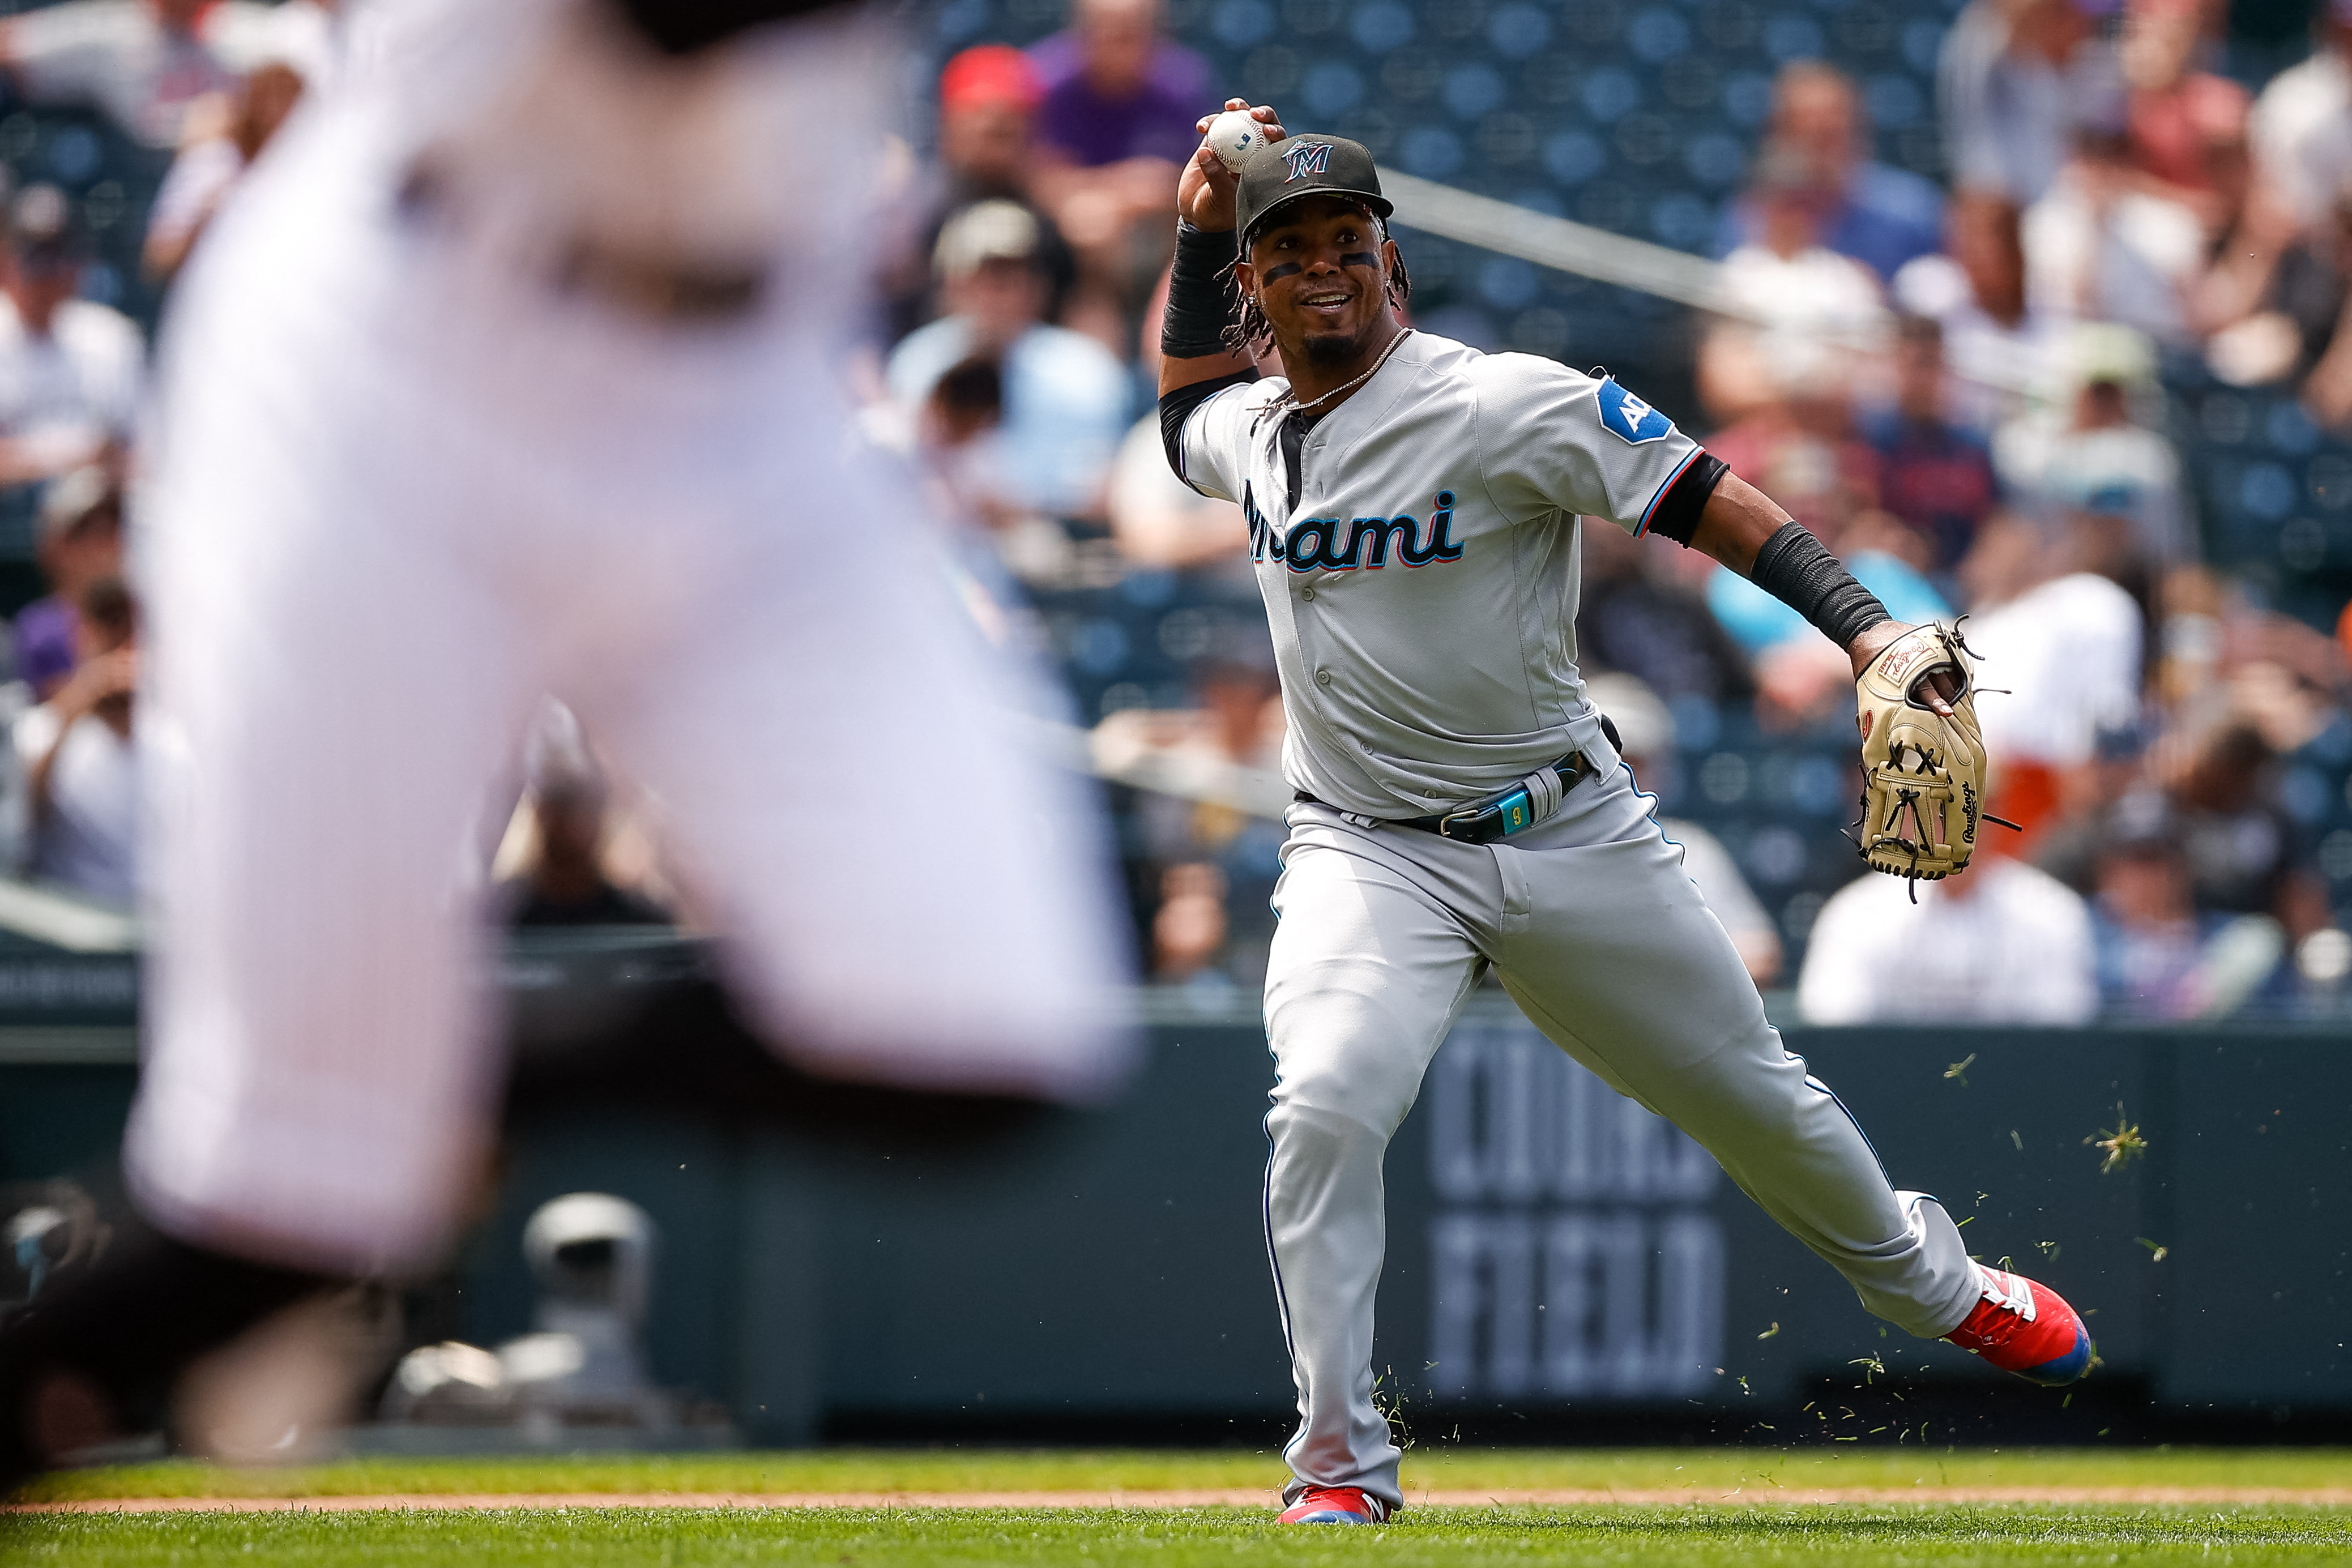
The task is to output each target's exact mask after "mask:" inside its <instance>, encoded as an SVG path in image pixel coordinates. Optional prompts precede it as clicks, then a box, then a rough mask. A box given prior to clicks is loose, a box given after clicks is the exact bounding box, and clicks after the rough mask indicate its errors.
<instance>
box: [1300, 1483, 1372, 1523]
mask: <svg viewBox="0 0 2352 1568" xmlns="http://www.w3.org/2000/svg"><path fill="white" fill-rule="evenodd" d="M1388 1516H1389V1505H1388V1504H1386V1503H1384V1502H1382V1501H1381V1500H1380V1499H1378V1498H1376V1497H1374V1496H1373V1495H1372V1494H1371V1493H1370V1492H1368V1491H1366V1490H1363V1489H1362V1488H1361V1487H1308V1488H1307V1490H1305V1491H1303V1492H1300V1493H1299V1494H1298V1499H1297V1501H1295V1502H1293V1503H1292V1504H1291V1505H1290V1506H1289V1507H1288V1508H1286V1509H1284V1510H1283V1511H1282V1522H1283V1523H1285V1524H1379V1523H1381V1522H1382V1521H1385V1520H1386V1519H1387V1518H1388Z"/></svg>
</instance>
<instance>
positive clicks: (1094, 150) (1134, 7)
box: [1029, 0, 1217, 348]
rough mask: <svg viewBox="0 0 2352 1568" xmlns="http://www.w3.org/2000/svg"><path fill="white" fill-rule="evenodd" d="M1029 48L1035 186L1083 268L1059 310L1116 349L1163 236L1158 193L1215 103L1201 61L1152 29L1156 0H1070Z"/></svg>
mask: <svg viewBox="0 0 2352 1568" xmlns="http://www.w3.org/2000/svg"><path fill="white" fill-rule="evenodd" d="M1029 54H1030V58H1031V59H1033V60H1034V61H1035V62H1036V65H1037V70H1038V74H1039V76H1040V78H1042V80H1043V82H1044V86H1045V98H1044V101H1043V102H1042V103H1041V104H1040V106H1039V108H1038V112H1037V137H1038V141H1039V142H1040V144H1041V149H1040V150H1041V152H1042V153H1043V155H1044V156H1043V158H1042V160H1041V166H1040V168H1039V170H1038V174H1037V190H1038V194H1039V197H1040V199H1041V200H1042V201H1043V202H1044V203H1045V205H1046V207H1047V208H1048V209H1049V210H1050V211H1051V212H1052V213H1053V214H1054V219H1055V222H1056V223H1057V224H1059V225H1061V228H1062V232H1063V234H1064V235H1066V237H1067V238H1068V240H1069V242H1070V244H1071V246H1073V247H1075V248H1076V251H1077V253H1078V256H1079V261H1080V267H1081V272H1082V276H1081V284H1080V298H1078V299H1077V300H1076V301H1075V302H1074V304H1073V306H1072V309H1071V312H1070V315H1069V317H1068V318H1067V319H1068V321H1069V324H1070V325H1071V326H1073V327H1076V328H1078V329H1081V330H1085V331H1088V332H1091V333H1093V334H1094V335H1095V336H1096V337H1097V339H1099V340H1101V341H1102V342H1104V343H1105V344H1107V345H1109V346H1111V347H1113V348H1119V347H1122V346H1123V345H1124V344H1125V342H1126V340H1127V331H1128V319H1129V316H1130V314H1131V313H1132V312H1133V311H1134V310H1135V308H1137V307H1139V305H1140V304H1141V303H1142V301H1143V298H1145V296H1147V295H1148V294H1150V290H1151V283H1152V279H1153V278H1154V277H1156V276H1157V275H1158V273H1159V272H1160V268H1162V267H1165V266H1166V265H1167V263H1168V256H1169V252H1170V247H1171V246H1172V244H1173V243H1174V242H1173V234H1172V231H1171V228H1170V226H1169V224H1168V200H1169V195H1168V193H1169V192H1171V190H1173V189H1174V188H1175V185H1176V176H1177V173H1178V172H1179V170H1180V169H1181V165H1182V164H1183V162H1184V161H1185V160H1186V159H1188V158H1190V157H1192V153H1193V152H1194V150H1195V149H1197V148H1198V147H1199V146H1200V145H1201V135H1200V132H1199V131H1196V130H1195V129H1194V126H1195V124H1196V123H1197V122H1198V121H1199V120H1200V117H1201V115H1202V113H1203V112H1213V111H1214V109H1215V107H1216V101H1217V99H1216V94H1215V91H1214V89H1213V86H1212V84H1211V81H1210V77H1209V69H1208V66H1207V64H1206V63H1205V62H1204V61H1202V59H1201V57H1199V56H1197V55H1195V54H1193V53H1192V51H1191V50H1189V49H1186V48H1183V47H1181V46H1179V45H1177V44H1175V43H1173V42H1171V41H1170V40H1169V39H1167V38H1166V37H1162V36H1161V34H1160V5H1159V3H1158V0H1074V4H1073V5H1072V8H1071V14H1070V25H1069V26H1067V27H1066V28H1065V29H1064V30H1063V31H1061V32H1058V33H1055V35H1053V36H1052V37H1048V38H1046V39H1044V40H1043V41H1041V42H1040V43H1038V44H1037V45H1036V47H1034V48H1033V49H1031V50H1030V51H1029Z"/></svg>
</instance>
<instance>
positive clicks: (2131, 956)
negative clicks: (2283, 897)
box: [2094, 789, 2285, 1019]
mask: <svg viewBox="0 0 2352 1568" xmlns="http://www.w3.org/2000/svg"><path fill="white" fill-rule="evenodd" d="M2097 885H2098V897H2097V900H2096V902H2095V904H2094V912H2095V936H2096V938H2097V943H2098V973H2099V990H2100V994H2101V996H2102V998H2103V999H2104V1000H2105V1005H2106V1008H2107V1010H2108V1011H2109V1012H2111V1013H2113V1014H2115V1015H2116V1016H2118V1017H2126V1018H2143V1019H2196V1018H2216V1017H2221V1016H2225V1015H2227V1014H2229V1013H2231V1012H2232V1011H2235V1010H2236V1009H2237V1007H2238V1005H2239V1004H2240V1003H2241V1002H2242V1001H2243V1000H2244V999H2245V998H2247V997H2248V996H2249V995H2251V994H2252V992H2253V991H2254V990H2255V989H2256V988H2258V987H2260V986H2261V985H2262V984H2263V982H2264V981H2265V980H2267V979H2269V978H2270V977H2272V975H2273V973H2274V972H2275V971H2276V970H2277V969H2278V967H2279V959H2280V958H2281V956H2284V952H2285V944H2284V941H2283V940H2282V938H2281V937H2280V936H2279V928H2278V926H2277V925H2275V924H2274V923H2273V922H2272V921H2270V920H2269V919H2267V918H2264V917H2262V916H2239V917H2237V918H2235V919H2231V917H2229V916H2226V915H2217V914H2200V913H2199V911H2198V909H2197V906H2196V903H2195V899H2194V895H2193V883H2192V881H2191V877H2190V873H2189V858H2188V855H2187V853H2186V852H2185V849H2184V845H2183V842H2182V838H2181V824H2180V822H2179V818H2178V816H2177V814H2176V813H2175V812H2174V811H2173V810H2172V809H2171V807H2170V806H2169V804H2168V803H2167V802H2166V800H2164V798H2163V797H2162V795H2160V794H2159V793H2158V792H2157V791H2155V790H2152V789H2151V790H2145V791H2142V792H2140V793H2137V794H2135V795H2131V796H2127V797H2126V798H2125V799H2124V800H2121V801H2119V802H2117V803H2116V810H2115V815H2114V819H2113V821H2112V823H2111V825H2110V831H2109V834H2108V837H2107V841H2106V843H2105V846H2104V848H2103V851H2102V852H2101V854H2100V857H2099V862H2098V872H2097Z"/></svg>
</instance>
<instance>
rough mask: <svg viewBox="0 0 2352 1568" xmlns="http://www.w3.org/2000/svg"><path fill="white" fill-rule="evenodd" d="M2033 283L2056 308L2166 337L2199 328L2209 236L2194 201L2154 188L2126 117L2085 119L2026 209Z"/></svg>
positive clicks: (2039, 301) (2045, 303) (2033, 290)
mask: <svg viewBox="0 0 2352 1568" xmlns="http://www.w3.org/2000/svg"><path fill="white" fill-rule="evenodd" d="M2024 238H2025V292H2026V297H2027V298H2030V299H2032V300H2033V301H2034V302H2035V304H2036V305H2038V306H2039V307H2040V308H2042V309H2044V310H2046V311H2048V312H2050V313H2051V314H2053V315H2055V316H2062V317H2072V318H2075V319H2086V320H2098V321H2116V322H2121V323H2123V324H2124V325H2126V326H2128V327H2136V328H2137V329H2139V330H2141V331H2143V332H2146V333H2147V335H2148V336H2149V337H2151V338H2154V339H2156V340H2158V341H2159V342H2162V343H2168V344H2178V343H2183V342H2186V341H2188V340H2189V338H2190V336H2191V332H2190V328H2189V320H2190V315H2189V304H2190V293H2191V291H2192V289H2193V288H2194V287H2195V286H2196V284H2197V281H2198V278H2199V277H2200V272H2201V270H2202V268H2203V266H2204V262H2205V255H2206V245H2207V236H2206V232H2205V225H2204V223H2203V221H2202V220H2201V219H2200V217H2199V215H2198V213H2197V211H2196V209H2195V208H2193V207H2191V206H2189V205H2188V204H2185V203H2183V202H2180V201H2177V200H2175V199H2173V198H2172V197H2170V196H2168V195H2166V194H2163V193H2160V192H2158V191H2157V190H2155V189H2152V188H2150V187H2149V185H2148V183H2147V181H2146V179H2145V178H2144V177H2143V176H2142V175H2141V174H2140V173H2139V172H2137V170H2135V169H2134V168H2133V167H2132V164H2131V162H2130V145H2129V142H2128V141H2127V140H2126V135H2125V133H2124V131H2123V130H2122V128H2121V127H2120V126H2100V127H2097V128H2095V129H2093V128H2085V129H2084V130H2083V131H2080V132H2079V133H2078V134H2077V135H2076V137H2075V140H2074V155H2073V156H2072V157H2071V158H2070V159H2068V161H2067V162H2066V165H2065V167H2064V168H2063V170H2062V171H2060V172H2059V175H2058V178H2057V179H2056V181H2054V182H2053V183H2052V184H2051V186H2050V188H2049V189H2048V190H2047V191H2045V192H2043V193H2042V197H2041V199H2040V200H2038V201H2036V202H2035V203H2034V204H2032V206H2031V207H2029V208H2028V209H2027V210H2026V214H2025V222H2024Z"/></svg>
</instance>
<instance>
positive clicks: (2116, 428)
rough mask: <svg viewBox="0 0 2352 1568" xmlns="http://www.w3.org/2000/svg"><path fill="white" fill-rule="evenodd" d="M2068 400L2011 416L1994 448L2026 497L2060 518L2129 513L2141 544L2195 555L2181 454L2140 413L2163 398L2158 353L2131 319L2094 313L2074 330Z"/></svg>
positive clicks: (2157, 556)
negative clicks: (2116, 321) (2115, 322)
mask: <svg viewBox="0 0 2352 1568" xmlns="http://www.w3.org/2000/svg"><path fill="white" fill-rule="evenodd" d="M2067 342H2068V357H2069V358H2070V359H2071V360H2072V361H2073V364H2072V369H2073V371H2074V395H2073V397H2072V400H2071V402H2069V403H2067V404H2063V405H2061V406H2059V407H2057V408H2053V409H2045V410H2040V411H2037V412H2035V413H2031V414H2027V415H2024V416H2022V417H2021V418H2018V419H2016V420H2013V421H2011V423H2008V424H2006V425H2003V426H2002V427H2001V430H2000V434H1998V435H1997V436H1996V437H1995V438H1994V442H1993V457H1994V462H1995V465H1996V467H1997V468H1998V470H1999V472H2000V477H2001V480H2002V482H2003V484H2004V486H2006V487H2007V488H2008V489H2009V491H2010V493H2011V495H2012V496H2014V497H2016V498H2017V501H2018V504H2019V505H2020V506H2021V507H2026V508H2028V509H2031V510H2032V511H2033V512H2034V513H2035V514H2036V515H2037V516H2039V517H2042V518H2044V519H2046V520H2052V521H2054V520H2055V519H2057V518H2060V517H2064V516H2065V515H2067V514H2068V513H2085V514H2089V515H2092V516H2095V517H2116V518H2123V519H2126V520H2127V522H2128V524H2129V537H2130V539H2131V542H2132V548H2133V549H2134V552H2135V553H2136V554H2137V555H2138V556H2139V557H2140V558H2141V559H2143V560H2145V561H2147V562H2149V563H2153V564H2162V563H2165V562H2170V561H2177V560H2180V559H2185V558H2187V557H2189V556H2191V555H2193V554H2195V551H2196V542H2197V541H2196V538H2195V536H2194V532H2193V530H2192V529H2191V528H2190V527H2189V503H2188V499H2187V497H2186V496H2185V495H2184V493H2183V491H2184V486H2183V482H2182V478H2181V473H2180V456H2179V453H2178V452H2177V451H2175V450H2174V448H2173V444H2172V443H2171V442H2169V441H2168V440H2167V439H2165V438H2164V437H2163V436H2162V435H2159V434H2157V433H2156V432H2155V431H2153V430H2150V429H2147V427H2146V426H2144V425H2141V424H2139V423H2135V422H2134V420H2133V418H2132V412H2133V403H2134V402H2136V401H2139V402H2147V403H2150V404H2154V403H2156V402H2158V392H2157V385H2156V356H2155V354H2154V353H2153V352H2152V351H2151V350H2150V349H2149V346H2148V344H2147V341H2146V340H2144V339H2142V338H2140V337H2139V335H2138V334H2137V333H2136V332H2133V331H2131V330H2130V329H2127V328H2122V327H2116V326H2110V325H2106V324H2104V323H2096V322H2085V323H2082V324H2079V325H2077V326H2076V327H2074V329H2073V330H2072V331H2071V332H2070V333H2069V335H2068V339H2067Z"/></svg>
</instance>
